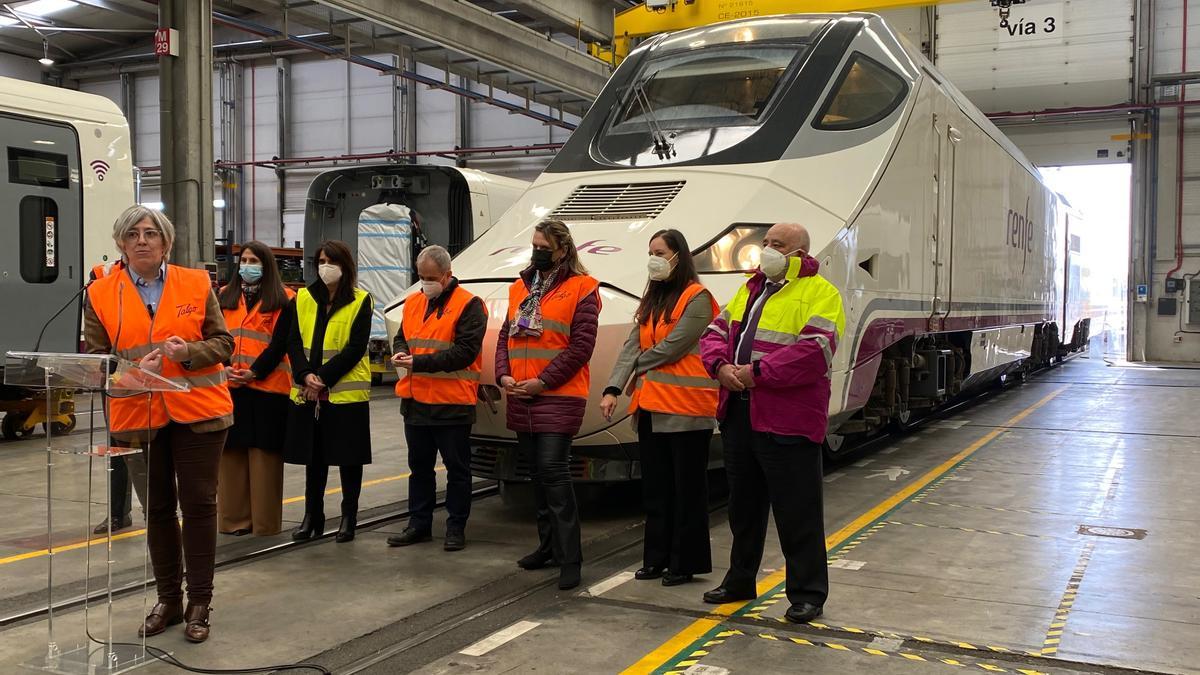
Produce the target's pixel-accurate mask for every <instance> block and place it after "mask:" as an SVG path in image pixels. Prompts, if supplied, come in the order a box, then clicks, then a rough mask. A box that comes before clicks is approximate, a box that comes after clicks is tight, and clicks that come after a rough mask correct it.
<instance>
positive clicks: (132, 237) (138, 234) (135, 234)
mask: <svg viewBox="0 0 1200 675" xmlns="http://www.w3.org/2000/svg"><path fill="white" fill-rule="evenodd" d="M162 236H163V233H162V230H129V231H127V232H126V233H125V241H127V242H129V243H131V244H132V243H135V242H137V240H139V239H142V238H145V240H146V241H148V242H149V241H158V240H160V239H162Z"/></svg>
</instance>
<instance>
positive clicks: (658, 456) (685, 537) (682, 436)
mask: <svg viewBox="0 0 1200 675" xmlns="http://www.w3.org/2000/svg"><path fill="white" fill-rule="evenodd" d="M650 417H651V416H650V414H649V413H644V414H642V415H639V416H638V448H639V453H640V454H641V458H642V500H643V503H644V504H645V506H646V538H645V541H644V542H643V552H642V563H643V564H644V565H646V566H647V567H666V568H668V569H670V570H671V572H673V573H675V574H705V573H707V572H711V571H712V551H711V548H710V546H709V537H708V443H709V440H710V439H711V438H712V434H713V432H712V429H703V430H698V431H676V432H671V433H655V432H654V431H653V430H652V427H651V423H650Z"/></svg>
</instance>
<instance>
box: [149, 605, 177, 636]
mask: <svg viewBox="0 0 1200 675" xmlns="http://www.w3.org/2000/svg"><path fill="white" fill-rule="evenodd" d="M181 621H183V603H181V602H178V601H175V602H158V603H155V605H154V607H152V608H150V613H149V614H147V615H146V621H145V622H144V623H143V624H142V625H141V627H140V628H138V637H150V636H151V635H158V634H159V633H161V632H163V631H164V630H166V629H167V627H168V626H174V625H175V624H177V623H179V622H181Z"/></svg>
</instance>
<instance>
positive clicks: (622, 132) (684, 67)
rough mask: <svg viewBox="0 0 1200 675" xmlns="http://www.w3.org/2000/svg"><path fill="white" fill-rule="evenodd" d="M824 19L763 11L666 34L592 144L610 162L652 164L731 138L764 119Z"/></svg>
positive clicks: (707, 150) (693, 154) (726, 143)
mask: <svg viewBox="0 0 1200 675" xmlns="http://www.w3.org/2000/svg"><path fill="white" fill-rule="evenodd" d="M827 23H828V22H827V21H825V20H811V19H790V20H789V19H764V20H762V21H756V22H742V23H739V24H737V25H735V26H727V27H720V28H713V29H701V30H697V31H688V32H686V33H681V34H678V35H675V36H672V37H671V38H669V39H667V40H664V41H663V42H662V43H660V44H657V45H655V46H654V47H653V48H652V49H651V51H650V52H649V53H648V54H647V55H646V58H645V59H643V61H642V63H641V64H640V65H639V68H638V71H637V72H636V73H634V74H633V76H632V77H631V78H630V80H629V84H628V85H626V86H625V87H624V91H623V92H622V94H621V96H619V97H618V99H617V103H616V105H615V106H614V108H613V111H612V112H611V113H610V115H609V121H608V122H607V123H606V124H605V125H604V127H603V131H602V132H601V134H600V136H599V138H598V139H597V143H596V149H597V150H598V152H599V154H600V156H601V157H603V159H605V160H607V161H608V162H610V163H613V164H618V165H625V166H653V165H657V164H669V163H674V162H681V161H687V160H692V159H696V158H699V157H704V156H707V155H709V154H712V153H715V152H719V151H721V150H724V149H726V148H729V147H731V146H733V145H736V144H737V143H739V142H741V141H742V140H744V139H746V138H747V137H749V136H750V135H751V134H753V133H754V132H755V131H757V130H758V128H759V127H760V126H761V125H762V123H763V121H764V119H765V118H766V117H767V116H768V115H769V114H770V111H771V110H772V108H773V104H774V103H775V101H776V99H777V98H778V97H779V93H780V91H781V90H782V89H783V88H784V86H785V83H786V81H787V80H788V79H789V78H790V77H791V76H792V75H793V74H794V73H795V71H796V70H797V69H798V68H799V65H800V64H801V63H802V62H803V60H804V57H805V56H806V55H807V54H808V52H809V49H810V47H811V45H812V44H813V41H814V38H815V36H816V35H817V34H819V32H820V30H821V29H822V28H823V27H825V26H826V25H827Z"/></svg>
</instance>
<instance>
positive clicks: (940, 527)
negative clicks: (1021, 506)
mask: <svg viewBox="0 0 1200 675" xmlns="http://www.w3.org/2000/svg"><path fill="white" fill-rule="evenodd" d="M883 522H884V523H886V524H888V525H906V526H908V527H928V528H932V529H935V530H957V531H959V532H971V533H973V534H999V535H1005V536H1009V537H1025V538H1027V539H1061V537H1051V536H1048V535H1045V534H1028V533H1025V532H1006V531H1001V530H977V529H975V528H973V527H958V526H956V525H933V524H929V523H909V522H905V521H902V520H885V521H883ZM1072 541H1074V540H1072Z"/></svg>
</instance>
